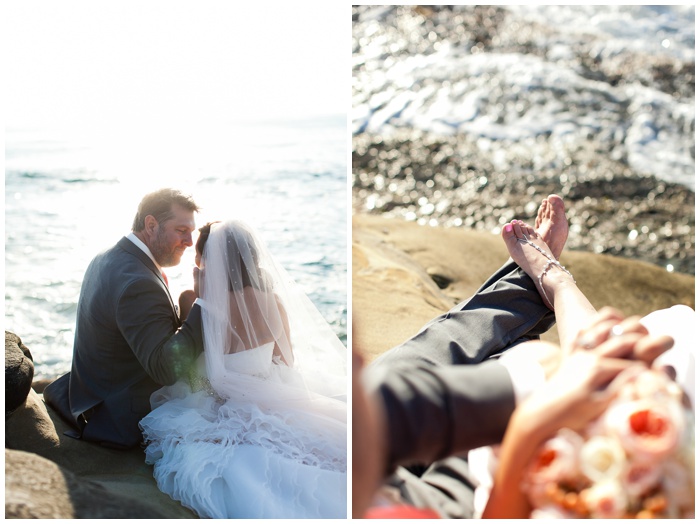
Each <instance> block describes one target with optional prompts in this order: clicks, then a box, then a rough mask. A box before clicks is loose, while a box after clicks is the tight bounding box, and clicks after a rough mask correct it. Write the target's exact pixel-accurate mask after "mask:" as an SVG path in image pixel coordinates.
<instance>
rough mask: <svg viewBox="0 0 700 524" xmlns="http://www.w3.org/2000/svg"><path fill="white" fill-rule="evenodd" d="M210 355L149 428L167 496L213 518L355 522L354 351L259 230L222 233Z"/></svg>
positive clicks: (207, 323) (217, 240)
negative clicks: (349, 374) (351, 500)
mask: <svg viewBox="0 0 700 524" xmlns="http://www.w3.org/2000/svg"><path fill="white" fill-rule="evenodd" d="M199 275H200V277H199V292H200V297H201V302H202V308H203V309H202V325H203V327H202V329H203V336H204V353H203V354H202V355H201V356H200V359H199V361H198V371H197V373H193V376H192V378H191V380H190V381H189V382H190V383H189V384H188V383H185V382H178V383H176V384H174V385H173V386H167V387H164V388H162V389H160V390H159V391H157V392H156V393H154V394H153V396H152V397H151V407H152V408H153V411H152V412H151V413H150V414H149V415H148V416H147V417H145V418H144V419H143V420H142V421H141V427H142V429H143V432H144V439H145V441H146V443H147V448H146V462H147V463H149V464H153V466H154V476H155V478H156V481H157V483H158V487H159V488H160V489H161V490H162V491H163V492H165V493H167V494H168V495H170V496H171V497H172V498H174V499H176V500H179V501H180V502H181V503H182V504H183V505H185V506H186V507H188V508H190V509H192V510H193V511H195V512H196V513H197V514H198V515H199V516H200V517H208V518H346V517H347V501H346V491H347V489H346V487H347V470H346V469H347V468H346V466H347V447H346V439H347V409H346V408H347V404H346V391H345V389H346V353H347V350H346V348H345V346H344V345H343V344H342V342H340V340H339V339H338V338H337V337H336V335H335V334H334V333H333V331H332V329H331V328H330V326H329V325H328V324H327V322H326V321H325V320H324V319H323V317H322V316H321V314H320V313H319V312H318V310H317V309H316V308H315V307H314V306H313V304H312V303H311V301H310V300H309V299H308V297H307V296H306V295H305V294H304V293H303V291H301V289H300V288H299V286H298V285H296V284H295V283H294V282H293V281H292V280H291V279H290V278H289V276H288V275H287V273H286V272H285V271H284V270H283V269H282V268H281V267H280V266H279V265H278V264H277V263H276V262H275V261H274V260H273V258H272V257H271V256H270V255H269V253H268V252H267V249H266V248H265V246H264V245H263V244H262V243H261V242H260V240H259V238H258V236H257V235H256V234H255V233H254V232H253V230H252V229H251V228H250V227H248V226H246V225H244V224H242V223H240V222H227V223H223V224H222V223H215V224H213V225H212V226H211V232H210V235H209V238H208V240H207V241H206V244H205V247H204V249H203V253H202V258H201V263H200V273H199Z"/></svg>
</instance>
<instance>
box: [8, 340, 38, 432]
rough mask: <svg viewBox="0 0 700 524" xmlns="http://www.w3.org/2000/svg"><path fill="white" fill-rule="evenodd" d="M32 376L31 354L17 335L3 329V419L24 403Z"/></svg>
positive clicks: (30, 385) (32, 363)
mask: <svg viewBox="0 0 700 524" xmlns="http://www.w3.org/2000/svg"><path fill="white" fill-rule="evenodd" d="M33 378H34V362H33V361H32V354H31V353H30V352H29V349H28V348H27V346H25V345H24V344H22V340H21V339H20V338H19V337H18V336H17V335H15V334H14V333H11V332H10V331H5V419H7V417H8V416H9V415H10V414H11V413H12V411H14V410H15V409H17V408H18V407H19V406H21V405H22V404H23V403H24V400H25V399H26V398H27V395H28V394H29V390H30V389H31V387H32V379H33Z"/></svg>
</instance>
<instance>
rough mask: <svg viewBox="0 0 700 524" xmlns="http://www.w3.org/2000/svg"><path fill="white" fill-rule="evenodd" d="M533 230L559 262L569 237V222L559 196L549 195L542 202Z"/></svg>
mask: <svg viewBox="0 0 700 524" xmlns="http://www.w3.org/2000/svg"><path fill="white" fill-rule="evenodd" d="M535 230H536V231H537V233H538V234H539V235H540V236H541V237H542V240H544V241H545V242H546V244H547V246H548V247H549V249H550V250H551V252H552V254H553V255H554V258H556V259H557V260H559V256H561V252H562V251H563V250H564V245H565V244H566V239H567V238H568V236H569V222H568V221H567V220H566V212H565V210H564V201H563V200H562V199H561V197H560V196H559V195H549V196H548V197H547V198H545V199H544V200H543V201H542V204H541V205H540V208H539V210H538V211H537V219H536V220H535Z"/></svg>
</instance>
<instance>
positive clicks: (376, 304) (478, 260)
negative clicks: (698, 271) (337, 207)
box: [352, 214, 695, 360]
mask: <svg viewBox="0 0 700 524" xmlns="http://www.w3.org/2000/svg"><path fill="white" fill-rule="evenodd" d="M352 231H353V239H352V240H353V242H352V311H353V333H354V335H353V336H354V343H356V344H357V347H358V348H360V349H361V351H362V352H363V353H364V354H365V355H366V357H367V359H368V360H371V359H373V358H374V357H376V356H377V355H379V354H381V353H382V352H384V351H386V350H387V349H390V348H391V347H393V346H395V345H397V344H399V343H401V342H403V341H404V340H406V339H407V338H408V337H410V336H412V335H413V334H415V333H416V332H417V331H418V330H419V329H420V328H421V326H423V325H424V324H425V323H426V322H427V321H428V320H430V319H432V318H434V317H436V316H437V315H440V314H442V313H444V312H445V311H447V310H448V309H449V308H450V307H452V306H453V305H454V304H457V303H458V302H460V301H462V300H464V299H465V298H468V297H469V296H471V295H472V294H473V293H474V292H475V291H476V290H477V289H478V288H479V286H480V285H481V284H482V283H483V282H484V281H485V280H486V279H487V278H488V277H489V276H490V275H491V274H492V273H493V272H494V271H495V270H497V269H498V268H499V267H500V266H501V265H503V263H504V262H505V261H506V260H507V259H508V252H507V250H506V248H505V246H504V245H503V242H502V240H501V238H500V236H499V235H495V234H491V233H487V232H484V231H475V230H473V229H464V228H455V227H451V228H446V227H430V226H421V225H418V224H417V223H415V222H411V221H406V220H401V219H395V218H384V217H380V216H376V215H366V214H356V215H355V216H354V217H353V223H352ZM561 261H562V263H563V264H564V265H565V266H566V267H567V269H569V270H571V272H572V273H573V275H574V276H575V278H576V281H577V283H578V286H579V288H580V289H581V290H582V291H583V292H584V293H585V294H586V296H587V297H588V299H589V300H590V301H591V303H592V304H593V305H594V306H595V307H596V308H600V307H603V306H606V305H607V306H613V307H616V308H618V309H620V310H621V311H622V312H624V313H625V314H627V315H633V314H638V315H646V314H647V313H650V312H652V311H655V310H658V309H665V308H668V307H670V306H673V305H676V304H684V305H687V306H690V307H691V308H693V309H695V277H693V276H690V275H684V274H680V273H669V272H667V271H666V270H664V269H662V268H660V267H658V266H656V265H653V264H650V263H646V262H639V261H634V260H629V259H625V258H621V257H615V256H611V255H603V254H594V253H586V252H580V251H566V250H565V251H564V253H563V254H562V256H561ZM543 338H544V339H546V340H550V341H553V342H556V341H557V340H558V337H557V335H556V327H555V328H553V329H552V330H550V331H549V332H548V333H546V334H545V336H544V337H543Z"/></svg>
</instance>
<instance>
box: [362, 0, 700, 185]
mask: <svg viewBox="0 0 700 524" xmlns="http://www.w3.org/2000/svg"><path fill="white" fill-rule="evenodd" d="M484 9H486V8H484ZM483 12H484V11H483V10H482V11H481V13H483ZM354 16H355V17H356V18H355V20H354V22H353V59H352V60H353V110H352V128H353V133H356V134H359V133H372V134H377V135H382V136H389V135H391V134H392V133H393V132H394V131H395V130H397V129H407V128H408V129H416V130H420V131H424V132H430V133H436V134H455V133H462V134H466V135H469V136H473V137H475V138H476V139H477V140H479V145H480V146H482V147H483V148H484V149H489V150H492V151H493V158H492V160H493V162H494V165H495V166H501V165H503V164H504V160H505V159H504V158H503V150H504V149H507V147H508V146H509V145H511V144H514V143H521V144H526V145H527V147H531V148H532V149H533V150H534V149H536V150H537V151H538V152H539V151H540V150H545V153H548V152H552V151H553V152H554V153H555V157H561V158H567V157H568V151H571V150H575V149H576V148H581V147H586V143H590V142H591V141H596V142H597V143H600V144H601V146H600V147H601V149H604V150H607V151H609V152H610V155H611V157H612V158H625V159H626V160H627V162H628V164H629V166H630V167H631V168H632V169H633V170H634V171H635V172H637V173H639V174H640V175H655V176H657V177H658V178H660V179H662V180H665V181H669V182H675V183H680V184H683V185H685V186H686V187H688V188H690V189H692V190H695V96H694V89H693V84H694V74H693V73H692V72H688V71H687V70H685V69H684V68H687V67H691V68H692V69H693V70H694V60H695V7H694V6H693V5H677V6H600V5H595V6H541V5H522V6H514V5H513V6H502V9H501V10H499V11H498V12H495V10H494V12H493V13H491V14H490V15H489V16H488V17H486V18H485V19H484V20H480V21H477V22H475V21H474V18H470V17H477V20H478V16H480V14H478V13H477V14H476V15H474V9H473V6H460V7H454V8H450V9H438V10H433V9H431V8H430V7H429V6H422V7H419V8H415V7H399V8H396V7H392V6H374V7H366V6H364V7H362V8H358V10H357V11H356V13H355V15H354ZM480 31H481V33H480ZM474 35H477V37H475V36H474ZM480 39H481V40H480ZM474 41H477V42H479V43H477V44H476V45H474V44H473V43H474ZM483 42H486V43H485V44H483V45H482V43H483ZM689 64H690V66H689ZM543 142H545V143H546V144H547V145H546V146H544V145H542V144H543ZM542 156H546V154H543V155H542Z"/></svg>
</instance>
